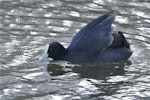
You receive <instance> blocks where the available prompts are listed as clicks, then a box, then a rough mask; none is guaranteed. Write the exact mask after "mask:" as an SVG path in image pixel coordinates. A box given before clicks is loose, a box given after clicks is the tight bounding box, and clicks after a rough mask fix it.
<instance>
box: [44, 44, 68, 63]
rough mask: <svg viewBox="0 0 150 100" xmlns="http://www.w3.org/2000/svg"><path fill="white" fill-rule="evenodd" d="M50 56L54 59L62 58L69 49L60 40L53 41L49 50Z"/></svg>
mask: <svg viewBox="0 0 150 100" xmlns="http://www.w3.org/2000/svg"><path fill="white" fill-rule="evenodd" d="M47 54H48V57H50V58H53V59H54V60H62V59H63V57H64V56H65V55H66V54H67V50H66V49H65V48H64V47H63V46H62V45H61V44H60V43H58V42H52V43H51V44H50V45H49V48H48V51H47Z"/></svg>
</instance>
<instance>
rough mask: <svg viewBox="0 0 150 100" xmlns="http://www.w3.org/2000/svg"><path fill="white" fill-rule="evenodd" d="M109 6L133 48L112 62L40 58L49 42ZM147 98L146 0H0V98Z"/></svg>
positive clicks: (66, 38)
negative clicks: (128, 55) (124, 57)
mask: <svg viewBox="0 0 150 100" xmlns="http://www.w3.org/2000/svg"><path fill="white" fill-rule="evenodd" d="M109 11H115V12H116V13H117V14H118V16H117V17H116V21H115V23H114V25H113V26H114V29H115V30H117V31H119V30H121V31H124V32H126V34H125V36H126V37H127V39H128V40H129V42H130V43H131V49H132V50H133V51H134V53H133V55H132V56H131V58H130V59H129V61H125V62H120V63H115V64H100V65H95V64H93V65H92V64H77V63H76V64H74V63H71V62H66V61H51V60H50V61H49V60H45V61H42V62H39V57H41V55H42V54H43V48H44V47H45V45H46V44H48V43H50V42H52V41H58V42H61V43H62V44H64V45H65V47H67V46H68V45H69V43H70V41H71V39H72V37H73V36H74V34H75V33H76V32H78V31H79V30H80V29H81V27H83V26H84V25H86V24H87V23H88V22H90V21H91V20H92V19H94V18H96V17H98V16H100V15H102V14H104V13H106V12H109ZM101 99H102V100H149V99H150V1H149V0H0V100H101Z"/></svg>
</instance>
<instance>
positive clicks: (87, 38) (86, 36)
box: [68, 13, 115, 53]
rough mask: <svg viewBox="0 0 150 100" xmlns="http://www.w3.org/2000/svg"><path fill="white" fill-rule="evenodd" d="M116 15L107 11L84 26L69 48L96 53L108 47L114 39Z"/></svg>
mask: <svg viewBox="0 0 150 100" xmlns="http://www.w3.org/2000/svg"><path fill="white" fill-rule="evenodd" d="M114 20H115V15H114V14H112V13H107V14H105V15H103V16H101V17H99V18H97V19H95V20H93V21H92V22H90V23H89V24H88V25H86V26H85V27H83V28H82V29H81V30H80V31H79V32H78V33H77V34H76V35H75V36H74V38H73V39H72V42H71V44H70V46H69V47H68V49H70V50H79V51H84V52H87V53H96V52H98V51H101V50H103V49H105V48H106V47H108V46H109V45H110V44H111V43H112V40H113V37H112V23H113V22H114Z"/></svg>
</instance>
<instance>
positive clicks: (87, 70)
mask: <svg viewBox="0 0 150 100" xmlns="http://www.w3.org/2000/svg"><path fill="white" fill-rule="evenodd" d="M130 64H131V61H129V60H128V61H122V62H118V63H111V64H102V63H99V64H98V63H96V64H89V63H88V64H87V63H82V64H81V63H80V64H79V63H78V64H76V63H70V62H66V61H58V62H57V61H54V62H52V63H51V64H49V65H48V67H47V71H48V72H49V73H50V75H51V76H59V75H63V74H65V73H68V72H72V73H77V74H78V75H79V76H80V77H81V78H92V79H103V80H104V79H106V78H107V77H108V76H116V75H123V74H124V72H125V70H124V67H125V66H126V65H130Z"/></svg>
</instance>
